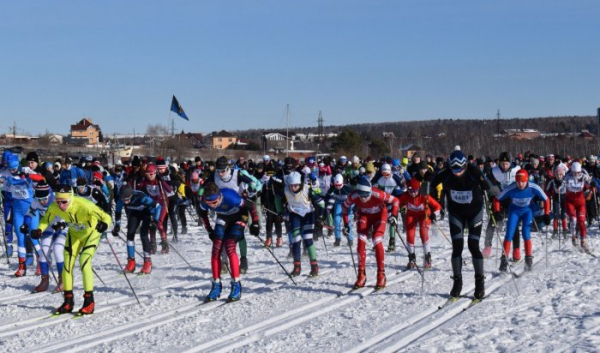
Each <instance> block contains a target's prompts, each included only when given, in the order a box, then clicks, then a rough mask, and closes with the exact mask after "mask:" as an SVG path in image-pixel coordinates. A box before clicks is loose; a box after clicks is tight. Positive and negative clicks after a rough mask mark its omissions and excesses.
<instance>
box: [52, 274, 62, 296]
mask: <svg viewBox="0 0 600 353" xmlns="http://www.w3.org/2000/svg"><path fill="white" fill-rule="evenodd" d="M62 291H63V283H62V276H60V275H59V276H58V284H57V285H56V288H54V291H53V292H54V293H60V292H62Z"/></svg>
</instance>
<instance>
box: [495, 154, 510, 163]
mask: <svg viewBox="0 0 600 353" xmlns="http://www.w3.org/2000/svg"><path fill="white" fill-rule="evenodd" d="M510 161H511V160H510V155H509V154H508V152H502V153H500V157H498V163H500V162H510Z"/></svg>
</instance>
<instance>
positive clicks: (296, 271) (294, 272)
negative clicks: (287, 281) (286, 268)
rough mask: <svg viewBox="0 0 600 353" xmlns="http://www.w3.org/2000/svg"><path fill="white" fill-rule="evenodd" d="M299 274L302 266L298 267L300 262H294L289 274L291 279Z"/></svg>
mask: <svg viewBox="0 0 600 353" xmlns="http://www.w3.org/2000/svg"><path fill="white" fill-rule="evenodd" d="M300 272H302V266H301V265H300V261H294V269H293V270H292V273H291V274H290V275H291V276H292V277H296V276H300Z"/></svg>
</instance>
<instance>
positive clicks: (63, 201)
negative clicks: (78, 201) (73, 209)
mask: <svg viewBox="0 0 600 353" xmlns="http://www.w3.org/2000/svg"><path fill="white" fill-rule="evenodd" d="M56 203H57V204H59V205H66V204H68V203H69V200H56Z"/></svg>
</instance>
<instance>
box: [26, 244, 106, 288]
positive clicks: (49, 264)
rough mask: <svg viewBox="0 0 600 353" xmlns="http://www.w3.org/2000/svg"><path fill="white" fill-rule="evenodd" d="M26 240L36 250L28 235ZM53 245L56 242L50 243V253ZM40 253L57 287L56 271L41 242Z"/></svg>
mask: <svg viewBox="0 0 600 353" xmlns="http://www.w3.org/2000/svg"><path fill="white" fill-rule="evenodd" d="M25 239H27V240H29V242H30V243H31V247H32V248H34V249H35V246H34V245H33V241H32V240H31V238H30V237H29V236H27V235H26V236H25ZM40 240H41V239H40ZM52 244H54V242H52V241H50V246H49V247H48V252H50V249H52ZM40 252H41V253H42V256H43V257H44V260H46V263H47V264H48V269H49V270H50V273H51V274H52V278H53V279H54V282H56V285H57V286H58V279H56V276H55V275H54V270H52V264H51V263H50V261H48V256H46V253H45V252H44V246H43V245H42V243H41V242H40ZM103 283H104V282H103Z"/></svg>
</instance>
